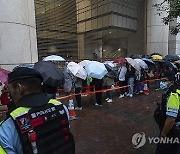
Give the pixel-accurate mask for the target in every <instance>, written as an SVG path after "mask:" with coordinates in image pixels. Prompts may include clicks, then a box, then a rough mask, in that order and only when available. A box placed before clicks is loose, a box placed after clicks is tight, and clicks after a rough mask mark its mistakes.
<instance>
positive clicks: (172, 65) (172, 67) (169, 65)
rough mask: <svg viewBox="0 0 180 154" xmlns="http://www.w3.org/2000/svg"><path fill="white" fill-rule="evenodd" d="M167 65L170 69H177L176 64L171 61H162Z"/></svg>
mask: <svg viewBox="0 0 180 154" xmlns="http://www.w3.org/2000/svg"><path fill="white" fill-rule="evenodd" d="M164 64H165V65H166V66H167V67H170V68H171V69H177V67H176V65H174V64H173V63H171V62H169V61H165V63H164Z"/></svg>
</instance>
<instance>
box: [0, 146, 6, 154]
mask: <svg viewBox="0 0 180 154" xmlns="http://www.w3.org/2000/svg"><path fill="white" fill-rule="evenodd" d="M0 154H6V152H5V151H4V149H3V148H2V146H0Z"/></svg>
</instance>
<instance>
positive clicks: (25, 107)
mask: <svg viewBox="0 0 180 154" xmlns="http://www.w3.org/2000/svg"><path fill="white" fill-rule="evenodd" d="M8 77H9V79H8V81H9V82H13V81H16V80H18V79H24V78H40V79H42V77H41V75H40V74H39V73H38V72H37V71H35V70H33V69H29V68H18V69H17V70H14V71H13V72H12V73H10V74H9V75H8ZM10 115H11V116H10V117H8V118H7V119H6V120H4V121H3V122H1V125H0V154H5V153H6V154H23V153H24V154H33V153H38V154H39V153H44V154H45V153H64V152H63V151H62V150H64V151H66V150H67V149H65V148H62V149H58V146H59V147H62V146H61V145H60V143H59V142H60V141H61V144H63V145H64V147H65V145H68V146H69V149H72V150H71V151H69V153H74V148H75V147H74V146H75V145H74V139H73V136H72V134H71V133H70V131H69V122H68V118H69V115H68V110H67V107H66V106H65V105H62V103H60V102H59V101H57V100H54V99H50V100H49V99H48V98H47V95H46V94H44V93H41V92H33V93H30V94H27V95H25V96H23V97H22V98H21V99H20V100H19V101H18V106H17V109H15V110H14V111H12V112H11V113H10ZM31 132H33V135H35V136H32V134H30V133H31ZM57 145H58V146H57ZM60 151H61V152H60Z"/></svg>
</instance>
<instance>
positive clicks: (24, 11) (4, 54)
mask: <svg viewBox="0 0 180 154" xmlns="http://www.w3.org/2000/svg"><path fill="white" fill-rule="evenodd" d="M37 61H38V52H37V39H36V23H35V8H34V0H1V2H0V66H1V67H3V68H6V69H12V68H13V67H14V66H16V65H18V64H20V63H34V62H37Z"/></svg>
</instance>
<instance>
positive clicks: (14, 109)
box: [0, 61, 180, 154]
mask: <svg viewBox="0 0 180 154" xmlns="http://www.w3.org/2000/svg"><path fill="white" fill-rule="evenodd" d="M179 68H180V67H179V65H177V66H176V67H170V66H168V65H167V64H165V63H164V62H162V61H156V62H155V63H154V64H150V65H148V67H147V68H140V69H136V68H135V67H133V66H132V64H130V63H128V62H122V63H119V64H117V65H116V66H115V67H114V68H113V69H107V70H108V72H107V73H106V74H105V76H104V77H103V78H101V79H98V78H93V77H90V76H87V78H86V79H85V80H83V79H81V78H79V77H77V76H75V75H73V73H72V72H71V71H70V70H69V69H68V67H67V64H66V65H65V66H64V73H63V74H64V82H63V85H62V87H63V90H64V92H65V93H66V95H70V94H73V93H74V94H75V98H76V107H75V110H82V109H83V102H82V100H81V97H82V96H86V94H88V92H89V91H93V90H95V102H94V105H95V106H100V107H101V106H102V105H103V97H102V96H103V95H102V93H103V91H104V89H108V90H107V97H106V99H105V100H106V102H107V103H109V104H111V103H113V90H115V89H118V91H119V99H120V100H121V99H123V98H124V97H130V98H132V97H133V96H134V95H135V94H136V95H137V94H141V93H143V94H145V95H148V94H149V93H148V87H149V85H148V84H149V81H150V80H154V82H155V88H156V90H159V89H162V90H163V91H164V94H163V99H162V102H161V103H160V105H159V106H158V108H157V109H156V111H155V112H154V117H155V120H156V122H157V124H158V126H159V129H160V137H180V131H179V130H180V127H179V126H180V123H179V121H180V114H179V106H180V105H179V99H178V98H179V95H180V84H179V83H180V80H179V79H180V73H179ZM1 86H2V94H1V103H2V104H3V103H4V105H8V109H9V112H8V113H7V119H5V120H4V121H3V122H2V123H1V125H0V153H19V154H21V153H39V152H40V153H48V152H51V153H53V152H54V153H57V152H58V153H66V152H68V153H72V154H74V153H75V144H74V138H73V135H72V134H71V132H70V129H69V122H68V119H69V113H68V109H67V107H66V106H65V105H63V104H62V103H61V102H59V101H57V100H56V93H57V89H58V86H52V85H51V86H50V85H49V84H47V83H46V82H44V78H43V76H42V74H40V73H39V72H38V71H37V70H35V69H33V68H28V67H17V68H15V69H13V71H12V72H11V73H9V74H8V84H3V83H1ZM84 87H86V88H84ZM92 87H94V89H93V88H92ZM175 126H176V127H175ZM42 128H43V131H42ZM43 136H47V138H46V137H45V138H44V137H43ZM57 138H58V139H59V138H61V139H62V140H57ZM50 143H52V144H53V145H52V144H50ZM59 145H61V146H59ZM64 145H67V146H68V148H66V146H64ZM178 150H179V145H178V144H158V146H157V150H156V153H157V154H161V153H162V154H166V153H168V154H169V153H172V154H177V153H178V152H177V151H178ZM172 151H173V152H172Z"/></svg>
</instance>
